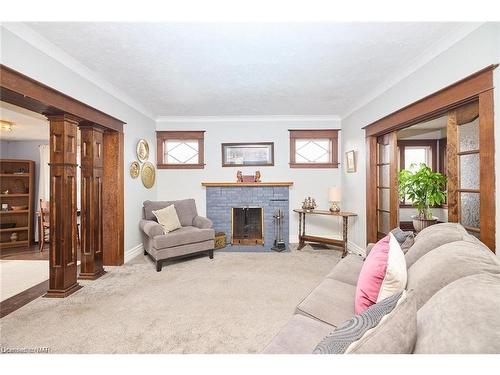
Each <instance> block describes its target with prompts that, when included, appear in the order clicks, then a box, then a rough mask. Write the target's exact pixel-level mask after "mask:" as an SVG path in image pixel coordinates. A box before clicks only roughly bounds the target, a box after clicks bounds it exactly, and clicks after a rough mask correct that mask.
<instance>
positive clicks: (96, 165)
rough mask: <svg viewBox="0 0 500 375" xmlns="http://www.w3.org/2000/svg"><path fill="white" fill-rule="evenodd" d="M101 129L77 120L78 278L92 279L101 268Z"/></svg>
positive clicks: (100, 273)
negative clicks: (79, 231) (79, 139)
mask: <svg viewBox="0 0 500 375" xmlns="http://www.w3.org/2000/svg"><path fill="white" fill-rule="evenodd" d="M103 132H104V131H103V129H102V128H101V127H99V126H98V125H95V124H93V123H89V122H84V123H82V124H80V137H81V147H80V152H81V207H80V211H81V216H80V217H81V233H82V235H81V259H80V262H81V263H80V275H79V277H78V278H79V279H85V280H95V279H97V278H99V277H101V276H102V275H103V274H104V273H105V271H104V268H103V221H102V191H103Z"/></svg>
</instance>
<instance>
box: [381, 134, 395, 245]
mask: <svg viewBox="0 0 500 375" xmlns="http://www.w3.org/2000/svg"><path fill="white" fill-rule="evenodd" d="M376 170H377V173H376V174H377V185H376V191H377V206H376V207H377V208H376V215H377V239H381V238H383V237H384V236H386V235H387V234H388V233H389V232H390V231H391V229H394V228H395V227H397V226H398V225H399V223H398V221H399V215H398V207H399V199H398V192H397V187H398V182H397V173H398V150H397V133H396V132H391V133H389V134H385V135H382V136H379V137H377V145H376Z"/></svg>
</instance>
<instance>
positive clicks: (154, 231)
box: [139, 219, 164, 238]
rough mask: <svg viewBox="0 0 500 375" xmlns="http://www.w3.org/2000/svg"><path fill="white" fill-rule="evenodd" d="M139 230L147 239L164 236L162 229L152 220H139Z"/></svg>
mask: <svg viewBox="0 0 500 375" xmlns="http://www.w3.org/2000/svg"><path fill="white" fill-rule="evenodd" d="M139 228H140V229H141V230H142V231H143V232H144V234H146V235H147V236H148V237H149V238H153V237H155V236H159V235H162V234H164V232H163V227H162V226H161V225H160V224H158V223H157V222H156V221H153V220H144V219H143V220H141V221H139Z"/></svg>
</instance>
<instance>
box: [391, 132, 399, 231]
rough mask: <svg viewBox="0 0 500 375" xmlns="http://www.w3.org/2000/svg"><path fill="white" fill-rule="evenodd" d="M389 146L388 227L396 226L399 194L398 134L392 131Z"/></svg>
mask: <svg viewBox="0 0 500 375" xmlns="http://www.w3.org/2000/svg"><path fill="white" fill-rule="evenodd" d="M389 147H390V148H391V150H390V152H391V159H390V160H391V165H390V167H389V168H390V170H389V178H390V180H389V182H390V184H391V189H390V192H389V196H390V198H389V199H390V210H391V212H390V227H391V228H396V227H397V226H398V223H399V194H398V169H399V168H398V167H399V166H398V134H397V132H395V131H394V132H392V133H391V134H390V140H389Z"/></svg>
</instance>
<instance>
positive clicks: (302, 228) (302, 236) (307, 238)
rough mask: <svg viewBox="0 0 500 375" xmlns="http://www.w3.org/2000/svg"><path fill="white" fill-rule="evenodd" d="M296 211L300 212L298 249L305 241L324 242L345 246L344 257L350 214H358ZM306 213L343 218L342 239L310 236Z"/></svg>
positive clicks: (344, 249)
mask: <svg viewBox="0 0 500 375" xmlns="http://www.w3.org/2000/svg"><path fill="white" fill-rule="evenodd" d="M293 211H294V212H297V213H298V214H299V247H298V250H300V249H302V248H303V247H304V246H305V242H306V241H308V242H316V243H323V244H327V245H335V246H341V247H342V248H343V251H342V258H343V257H345V256H346V254H347V225H348V220H349V216H358V215H357V214H355V213H352V212H342V211H340V212H331V211H327V210H312V211H309V210H304V209H295V210H293ZM306 215H327V216H337V217H341V218H342V240H336V239H334V238H327V237H318V236H310V235H307V234H306Z"/></svg>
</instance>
